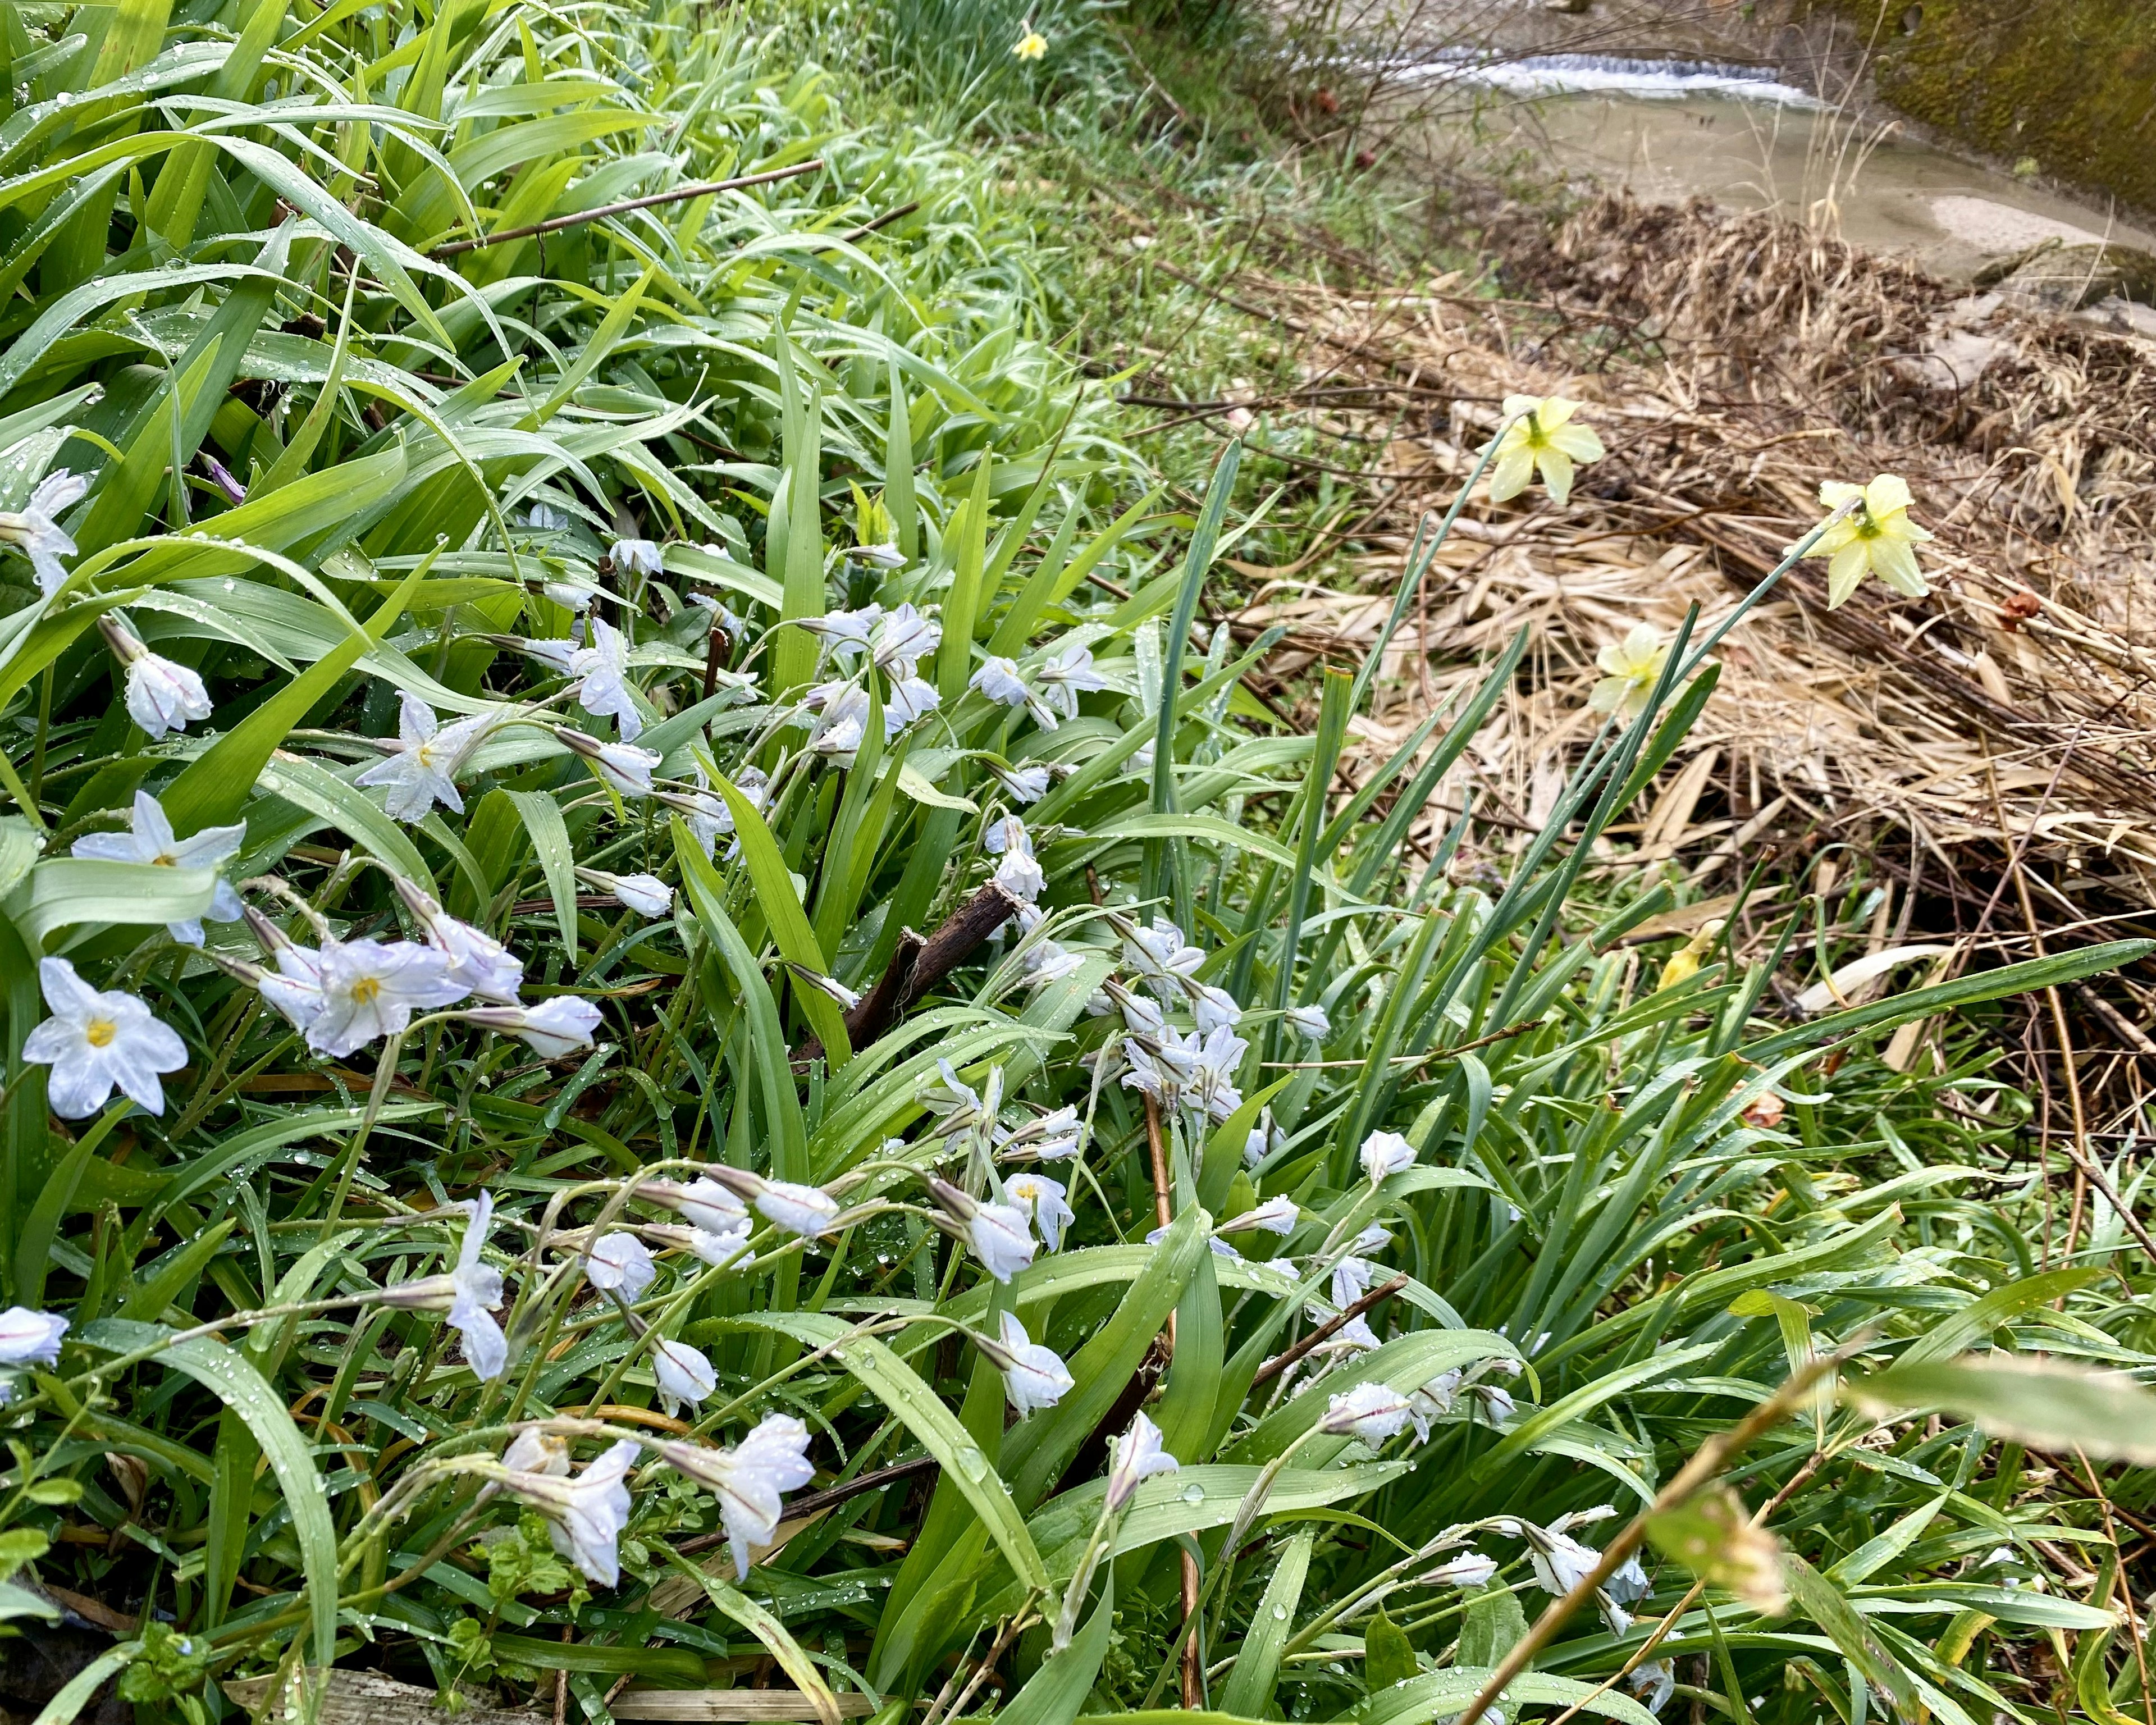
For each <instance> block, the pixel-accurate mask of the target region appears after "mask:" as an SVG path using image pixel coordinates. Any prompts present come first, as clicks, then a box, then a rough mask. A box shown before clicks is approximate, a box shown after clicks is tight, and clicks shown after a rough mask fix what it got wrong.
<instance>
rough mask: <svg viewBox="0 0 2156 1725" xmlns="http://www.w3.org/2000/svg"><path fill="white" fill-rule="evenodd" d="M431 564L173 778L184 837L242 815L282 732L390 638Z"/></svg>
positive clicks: (174, 808) (167, 798) (174, 813)
mask: <svg viewBox="0 0 2156 1725" xmlns="http://www.w3.org/2000/svg"><path fill="white" fill-rule="evenodd" d="M433 567H434V554H432V553H430V554H429V555H428V556H427V557H423V558H422V559H421V560H420V562H419V564H418V567H416V568H414V569H413V571H412V572H411V573H410V574H409V575H407V576H406V577H405V578H403V580H402V581H400V582H399V583H398V584H397V590H396V591H395V592H394V593H391V594H390V595H389V597H388V598H386V599H384V600H383V601H382V603H381V605H380V606H379V607H378V608H377V609H376V611H375V613H374V614H373V616H372V617H370V618H368V619H367V623H366V626H365V627H364V628H363V629H362V630H361V632H360V633H359V634H356V635H353V636H351V637H350V638H348V639H346V640H344V641H342V642H340V643H339V644H337V645H336V647H333V648H332V649H330V651H328V652H327V653H325V654H324V655H322V656H321V658H320V659H318V660H316V661H315V662H314V663H313V664H312V665H309V666H308V667H307V668H306V670H303V671H301V672H300V675H298V676H296V677H295V678H293V679H292V680H291V681H290V682H289V683H287V684H286V685H285V686H284V687H283V688H281V689H280V690H279V691H277V692H276V693H275V695H273V696H270V697H269V700H267V701H264V702H263V703H262V705H261V706H258V707H257V708H255V709H254V711H253V712H251V713H249V715H248V716H246V717H245V718H244V719H242V720H241V721H239V723H238V724H237V725H235V726H233V727H232V729H231V730H229V731H228V732H225V734H224V735H223V737H219V738H218V740H217V742H214V743H213V744H212V745H211V747H210V748H209V751H208V752H207V753H206V754H204V755H203V757H201V758H200V759H199V760H198V761H196V762H193V764H192V765H191V766H189V767H188V768H187V770H186V771H185V772H183V773H181V774H180V776H179V777H178V778H176V779H174V780H173V781H172V785H171V788H169V789H167V791H166V793H165V795H164V803H165V814H166V816H167V819H170V820H171V822H172V829H173V830H174V831H175V832H177V833H179V834H182V835H185V834H188V833H193V832H198V831H199V830H200V829H202V828H203V827H208V826H215V825H218V824H219V823H220V822H223V821H228V820H230V819H232V818H233V817H234V815H236V814H239V811H240V809H241V808H242V807H243V806H244V804H245V803H246V801H247V798H248V793H249V792H250V791H252V790H253V789H254V781H255V779H256V778H258V777H259V775H260V773H261V772H262V769H263V768H264V766H265V765H267V764H268V762H269V757H270V756H271V755H273V754H275V752H277V750H278V749H279V748H280V747H283V745H284V742H285V734H286V733H287V732H290V730H291V729H292V727H293V726H295V725H297V724H298V723H299V722H300V721H301V720H302V719H304V718H305V716H306V715H307V710H308V709H309V708H310V707H311V706H314V704H315V703H316V701H320V700H321V699H322V697H323V696H326V695H327V694H328V693H329V692H330V691H331V690H332V689H334V688H335V687H336V685H337V683H338V682H339V681H340V680H341V679H342V678H343V676H344V675H345V673H346V672H347V671H349V670H351V669H352V666H354V665H357V664H358V663H359V661H360V660H361V659H362V657H364V656H365V655H367V654H368V653H370V652H372V650H373V649H375V648H377V647H378V646H380V645H381V644H382V642H383V641H385V640H387V639H388V636H389V631H390V629H391V627H392V625H393V624H395V623H396V621H397V619H398V618H399V617H401V616H403V614H404V608H405V607H406V606H407V605H408V604H409V603H411V601H412V596H413V593H416V592H418V588H419V584H420V583H422V582H423V581H424V580H425V579H426V578H427V573H428V571H429V570H430V569H432V568H433Z"/></svg>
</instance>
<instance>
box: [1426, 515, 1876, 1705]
mask: <svg viewBox="0 0 2156 1725" xmlns="http://www.w3.org/2000/svg"><path fill="white" fill-rule="evenodd" d="M1832 519H1833V518H1832V517H1831V516H1830V517H1829V521H1831V520H1832ZM1825 525H1826V524H1825V523H1822V531H1824V528H1825ZM1848 1351H1849V1350H1848V1349H1847V1348H1844V1349H1843V1350H1841V1351H1840V1352H1839V1353H1831V1354H1826V1355H1823V1356H1821V1357H1820V1358H1817V1359H1815V1360H1813V1361H1811V1362H1810V1363H1809V1364H1807V1365H1806V1366H1805V1367H1804V1368H1803V1369H1802V1370H1801V1371H1799V1372H1795V1373H1791V1374H1790V1376H1789V1378H1787V1379H1785V1380H1784V1383H1783V1384H1782V1387H1781V1388H1780V1389H1778V1390H1776V1391H1775V1392H1774V1394H1772V1395H1771V1396H1769V1397H1768V1399H1766V1400H1765V1401H1763V1402H1762V1403H1760V1404H1759V1405H1758V1407H1757V1408H1755V1409H1753V1410H1752V1412H1751V1413H1749V1414H1747V1415H1746V1416H1745V1417H1744V1418H1743V1420H1739V1421H1738V1423H1737V1424H1736V1425H1732V1426H1731V1427H1730V1428H1729V1429H1728V1430H1726V1431H1719V1432H1717V1433H1716V1434H1715V1435H1713V1436H1712V1437H1711V1438H1709V1439H1708V1440H1707V1441H1706V1442H1705V1443H1703V1444H1702V1445H1700V1446H1699V1448H1698V1449H1697V1450H1694V1451H1693V1452H1692V1456H1691V1460H1690V1461H1687V1462H1686V1463H1685V1465H1684V1466H1682V1467H1681V1468H1680V1469H1678V1470H1677V1471H1676V1475H1675V1476H1674V1477H1672V1478H1671V1481H1670V1482H1669V1484H1667V1485H1666V1486H1663V1487H1662V1489H1661V1492H1660V1493H1659V1494H1658V1495H1657V1496H1656V1497H1655V1501H1654V1502H1652V1503H1650V1504H1649V1505H1648V1506H1647V1507H1646V1508H1645V1509H1643V1510H1641V1511H1640V1513H1639V1514H1638V1515H1636V1516H1635V1517H1632V1519H1631V1520H1630V1522H1627V1523H1626V1524H1625V1530H1624V1532H1621V1533H1620V1534H1619V1535H1618V1536H1617V1537H1616V1538H1614V1539H1613V1540H1611V1541H1610V1542H1609V1544H1607V1545H1605V1546H1604V1547H1603V1548H1602V1555H1601V1557H1600V1558H1599V1560H1598V1561H1597V1562H1596V1563H1595V1565H1594V1568H1591V1569H1589V1571H1588V1572H1587V1573H1586V1574H1584V1575H1583V1576H1581V1577H1580V1578H1579V1579H1578V1581H1576V1582H1574V1583H1573V1585H1572V1588H1571V1590H1570V1591H1569V1592H1568V1593H1566V1594H1564V1595H1563V1597H1562V1598H1560V1599H1552V1600H1551V1601H1550V1603H1549V1606H1548V1609H1546V1610H1545V1611H1544V1612H1543V1615H1541V1616H1540V1617H1538V1618H1537V1619H1536V1620H1535V1622H1534V1625H1533V1626H1532V1628H1531V1629H1529V1630H1528V1631H1527V1634H1525V1635H1522V1636H1521V1637H1520V1639H1519V1640H1518V1641H1517V1642H1516V1643H1515V1644H1514V1645H1513V1647H1512V1651H1511V1652H1510V1653H1507V1655H1506V1656H1504V1658H1503V1659H1502V1660H1501V1661H1499V1662H1498V1665H1497V1668H1496V1670H1495V1671H1492V1672H1491V1674H1490V1681H1488V1682H1486V1683H1485V1684H1484V1685H1483V1686H1482V1689H1481V1693H1480V1694H1478V1695H1477V1696H1476V1697H1475V1699H1474V1700H1472V1701H1471V1702H1468V1704H1467V1711H1466V1712H1464V1713H1462V1714H1461V1715H1460V1717H1459V1718H1457V1719H1456V1720H1455V1721H1454V1722H1453V1725H1476V1722H1477V1721H1478V1720H1480V1719H1481V1717H1482V1716H1483V1715H1484V1714H1485V1713H1486V1712H1489V1711H1490V1709H1491V1707H1492V1706H1493V1705H1495V1704H1496V1701H1497V1699H1498V1697H1500V1696H1501V1695H1503V1694H1504V1692H1505V1686H1506V1685H1507V1684H1508V1683H1510V1682H1511V1681H1512V1679H1513V1678H1515V1677H1517V1676H1519V1675H1520V1673H1521V1672H1522V1671H1525V1670H1526V1669H1527V1666H1529V1665H1530V1664H1532V1662H1533V1661H1534V1657H1535V1656H1536V1655H1537V1654H1538V1653H1540V1652H1541V1651H1542V1650H1543V1648H1544V1647H1546V1646H1548V1645H1549V1642H1550V1640H1551V1638H1552V1637H1553V1635H1556V1634H1557V1632H1558V1630H1560V1629H1562V1628H1563V1627H1564V1624H1565V1620H1566V1619H1568V1618H1569V1617H1570V1616H1571V1615H1572V1614H1573V1612H1575V1611H1577V1610H1578V1609H1579V1608H1580V1607H1581V1606H1582V1605H1584V1604H1586V1603H1587V1602H1588V1601H1589V1599H1592V1598H1594V1594H1595V1590H1596V1589H1599V1587H1600V1586H1601V1585H1602V1584H1603V1583H1604V1582H1606V1581H1607V1580H1609V1578H1610V1577H1611V1576H1613V1575H1614V1574H1616V1573H1617V1572H1618V1570H1620V1569H1621V1568H1624V1566H1625V1559H1627V1558H1630V1556H1631V1555H1632V1553H1634V1552H1635V1551H1637V1550H1638V1549H1639V1548H1640V1545H1641V1544H1642V1543H1644V1542H1645V1539H1646V1537H1647V1523H1648V1522H1650V1521H1651V1520H1653V1519H1654V1517H1656V1516H1658V1515H1661V1514H1663V1513H1665V1512H1667V1511H1669V1510H1672V1509H1675V1508H1676V1507H1678V1506H1679V1505H1681V1504H1682V1503H1684V1502H1686V1501H1687V1500H1689V1499H1690V1498H1691V1497H1692V1496H1693V1494H1694V1493H1696V1492H1697V1491H1700V1490H1701V1489H1702V1488H1703V1487H1704V1486H1707V1485H1708V1484H1709V1483H1711V1482H1712V1481H1713V1480H1714V1478H1715V1477H1716V1476H1717V1475H1718V1474H1719V1473H1720V1472H1721V1471H1722V1468H1723V1466H1725V1465H1726V1464H1727V1463H1728V1462H1729V1461H1732V1460H1733V1459H1734V1458H1735V1457H1736V1456H1737V1455H1738V1454H1740V1453H1741V1452H1742V1451H1743V1450H1744V1449H1745V1448H1746V1447H1747V1446H1748V1445H1750V1444H1751V1442H1752V1440H1753V1439H1754V1438H1757V1437H1758V1436H1759V1435H1761V1434H1762V1433H1763V1432H1765V1431H1767V1430H1769V1429H1770V1428H1771V1427H1773V1426H1775V1425H1779V1424H1780V1423H1781V1422H1782V1421H1783V1420H1785V1419H1787V1418H1788V1417H1789V1414H1792V1413H1793V1412H1794V1411H1795V1410H1796V1409H1797V1408H1799V1406H1800V1405H1802V1404H1803V1403H1804V1401H1805V1400H1806V1399H1808V1398H1809V1396H1810V1394H1811V1388H1812V1385H1813V1384H1815V1383H1817V1382H1818V1381H1819V1379H1820V1378H1822V1377H1824V1376H1825V1374H1826V1373H1829V1372H1830V1371H1832V1370H1834V1369H1835V1368H1836V1367H1837V1366H1839V1365H1840V1363H1841V1361H1842V1358H1843V1356H1844V1354H1845V1353H1847V1352H1848Z"/></svg>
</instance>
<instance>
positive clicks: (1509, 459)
mask: <svg viewBox="0 0 2156 1725" xmlns="http://www.w3.org/2000/svg"><path fill="white" fill-rule="evenodd" d="M1578 411H1579V403H1578V402H1576V401H1567V400H1565V399H1564V398H1563V397H1561V396H1554V395H1553V396H1539V395H1508V396H1507V397H1506V398H1505V417H1506V418H1507V419H1509V420H1511V421H1512V426H1511V428H1510V429H1508V430H1507V432H1506V433H1505V435H1504V436H1503V438H1501V439H1500V440H1499V442H1498V444H1497V461H1496V466H1495V467H1494V468H1492V469H1491V474H1490V501H1491V502H1492V503H1502V502H1503V501H1505V500H1506V499H1507V498H1508V497H1517V496H1518V495H1520V493H1521V492H1522V491H1524V490H1527V486H1528V484H1529V483H1530V482H1531V481H1532V480H1533V478H1534V476H1535V472H1536V470H1537V469H1540V470H1541V472H1542V476H1543V485H1547V486H1548V488H1549V494H1550V501H1551V502H1553V503H1556V504H1558V505H1562V504H1563V503H1564V502H1565V501H1566V500H1567V499H1568V498H1569V497H1570V496H1571V495H1572V475H1573V467H1574V465H1576V464H1578V463H1583V462H1588V461H1599V460H1600V459H1602V457H1603V454H1604V450H1603V448H1602V439H1600V438H1599V437H1597V436H1596V435H1595V434H1594V432H1593V431H1592V430H1591V429H1589V428H1588V427H1587V426H1584V425H1579V424H1573V417H1572V416H1573V414H1574V413H1578Z"/></svg>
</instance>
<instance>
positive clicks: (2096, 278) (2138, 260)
mask: <svg viewBox="0 0 2156 1725" xmlns="http://www.w3.org/2000/svg"><path fill="white" fill-rule="evenodd" d="M2005 262H2006V263H2007V264H2008V266H2009V267H2008V268H2007V269H2006V270H2005V272H2004V273H2003V274H2001V275H1998V276H1997V277H1995V278H1994V280H1986V279H1985V278H1986V276H1989V275H1991V271H1990V270H1986V271H1985V272H1984V275H1979V277H1978V278H1977V285H1979V287H1989V286H1992V285H1994V282H1995V285H1996V286H1997V288H1998V290H1999V295H2000V297H2001V298H2002V299H2004V300H2006V301H2007V302H2008V303H2009V304H2010V305H2020V306H2024V307H2026V308H2028V309H2030V310H2032V311H2053V312H2060V311H2081V310H2082V308H2084V307H2085V306H2089V305H2095V304H2096V303H2097V301H2099V300H2129V301H2131V302H2133V304H2135V305H2156V254H2150V253H2148V252H2144V251H2137V250H2136V249H2134V248H2133V247H2132V246H2127V245H2109V244H2099V245H2066V244H2061V243H2058V242H2046V244H2043V245H2040V246H2038V247H2036V248H2035V249H2034V250H2033V251H2031V252H2030V253H2027V254H2024V255H2023V256H2021V257H2020V258H2015V259H2007V260H2005ZM1997 267H1998V266H1997V265H1994V266H1993V268H1994V269H1996V268H1997Z"/></svg>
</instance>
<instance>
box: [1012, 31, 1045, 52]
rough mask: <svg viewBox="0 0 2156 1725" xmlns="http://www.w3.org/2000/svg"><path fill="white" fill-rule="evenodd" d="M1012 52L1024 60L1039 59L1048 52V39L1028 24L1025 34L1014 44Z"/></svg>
mask: <svg viewBox="0 0 2156 1725" xmlns="http://www.w3.org/2000/svg"><path fill="white" fill-rule="evenodd" d="M1011 52H1012V53H1013V54H1015V55H1016V56H1017V57H1018V58H1019V59H1022V60H1037V59H1039V58H1040V57H1041V56H1042V55H1043V54H1046V53H1047V52H1048V39H1047V38H1046V37H1045V36H1044V35H1042V34H1041V33H1040V32H1039V31H1038V30H1036V29H1034V28H1033V26H1032V25H1030V24H1028V25H1027V26H1026V27H1025V34H1024V35H1023V36H1021V37H1019V39H1018V40H1017V41H1016V42H1015V43H1014V44H1012V45H1011Z"/></svg>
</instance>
